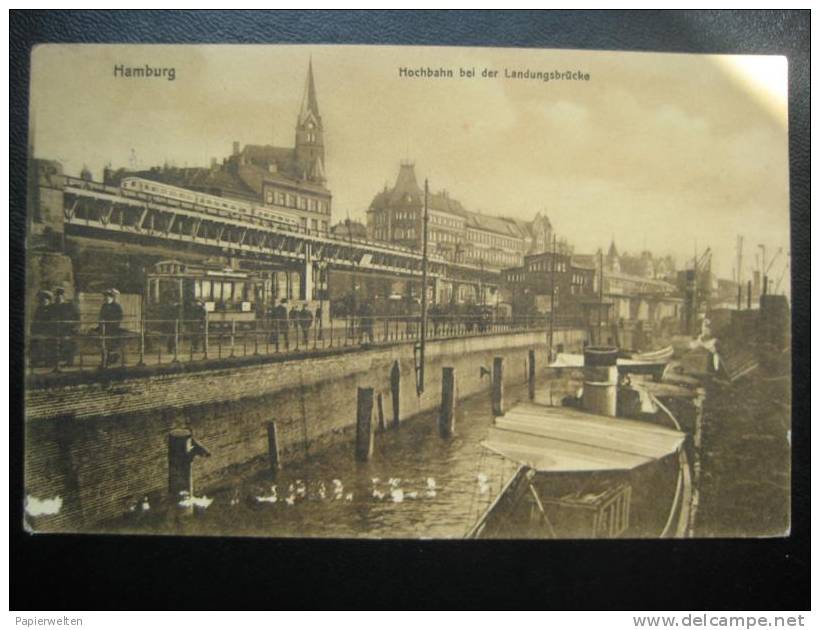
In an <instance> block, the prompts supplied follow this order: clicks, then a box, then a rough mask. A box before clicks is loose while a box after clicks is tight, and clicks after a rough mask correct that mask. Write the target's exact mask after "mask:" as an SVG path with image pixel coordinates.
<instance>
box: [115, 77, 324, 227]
mask: <svg viewBox="0 0 820 630" xmlns="http://www.w3.org/2000/svg"><path fill="white" fill-rule="evenodd" d="M129 176H130V177H133V176H137V177H143V178H145V179H150V180H154V181H158V182H162V183H164V184H170V185H173V186H180V187H182V188H187V189H190V190H197V191H200V192H205V193H208V194H211V195H218V196H222V197H231V198H235V199H241V200H243V201H251V202H255V203H259V204H264V205H266V206H270V207H271V208H273V209H275V210H278V211H280V212H284V213H286V214H288V215H291V216H293V217H294V218H296V219H297V220H298V221H299V223H300V225H301V227H302V228H303V229H305V230H311V231H321V232H327V231H328V229H329V225H330V218H331V202H332V195H331V193H330V190H328V188H327V187H326V178H325V148H324V126H323V124H322V117H321V115H320V114H319V103H318V99H317V97H316V86H315V83H314V79H313V66H312V64H309V65H308V72H307V79H306V81H305V90H304V95H303V97H302V105H301V107H300V109H299V114H298V116H297V119H296V135H295V142H294V146H293V147H276V146H272V145H257V144H246V145H245V146H244V147H241V146H240V143H239V142H234V143H233V151H232V153H231V155H230V156H228V157H226V158H225V159H223V160H222V162H221V163H219V162H218V161H217V160H216V158H213V159H212V160H211V164H210V167H192V168H188V167H186V168H177V167H169V166H167V165H166V166H163V167H155V168H152V169H149V170H147V171H128V170H125V169H120V170H117V171H112V170H111V169H106V171H105V177H104V179H105V182H106V183H107V184H112V185H118V184H119V182H120V180H122V179H123V178H124V177H129Z"/></svg>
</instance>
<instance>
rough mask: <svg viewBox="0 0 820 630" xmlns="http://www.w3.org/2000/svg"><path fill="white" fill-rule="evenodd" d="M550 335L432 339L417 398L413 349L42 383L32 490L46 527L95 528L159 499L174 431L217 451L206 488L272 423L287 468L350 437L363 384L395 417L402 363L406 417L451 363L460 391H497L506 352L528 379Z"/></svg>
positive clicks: (437, 390)
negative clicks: (493, 372)
mask: <svg viewBox="0 0 820 630" xmlns="http://www.w3.org/2000/svg"><path fill="white" fill-rule="evenodd" d="M544 337H545V334H544V333H543V332H532V333H515V334H512V333H511V334H504V335H495V336H487V337H474V338H466V339H450V340H442V341H434V342H430V343H429V344H428V347H427V361H426V378H425V391H424V393H423V394H422V395H421V396H417V395H416V383H415V374H414V358H413V345H412V344H397V345H393V346H383V347H378V348H374V349H370V350H366V351H365V350H359V351H355V352H349V353H345V354H336V355H330V356H323V357H315V358H309V359H304V360H301V361H279V362H271V363H265V364H261V365H254V366H245V367H233V368H222V369H214V370H209V371H201V372H196V373H187V374H172V375H161V376H150V377H142V378H134V379H126V380H122V381H119V382H109V383H93V384H82V385H74V386H63V387H50V388H40V389H32V390H30V391H28V392H27V396H26V403H27V406H26V415H27V418H26V462H25V483H26V488H25V491H26V494H27V495H31V496H34V497H37V498H39V499H45V498H50V497H54V496H60V497H62V498H63V507H62V510H61V512H60V514H58V515H56V516H48V517H40V518H39V519H35V520H34V522H33V523H31V524H32V526H33V527H34V529H35V530H37V531H50V530H65V529H86V530H87V529H93V528H94V525H95V524H97V523H100V522H101V521H104V520H105V519H109V518H114V517H117V516H119V515H121V514H122V513H123V512H124V511H126V510H127V509H128V508H129V507H130V506H131V505H133V504H134V503H136V501H137V500H138V499H140V498H141V497H143V496H145V495H148V496H151V497H157V498H161V497H163V496H164V494H165V491H166V490H165V489H166V487H167V477H168V466H167V436H168V433H169V431H171V430H172V429H174V428H178V427H188V428H190V429H191V430H192V431H193V434H194V437H195V438H196V439H197V440H198V441H199V442H200V443H202V444H203V445H204V446H206V447H207V448H208V449H209V450H210V452H211V453H212V455H211V457H209V458H203V459H197V460H196V462H195V464H194V483H195V487H196V488H197V489H202V488H205V487H207V486H209V485H214V484H217V483H219V482H220V481H221V480H223V479H224V477H225V475H226V474H228V473H230V472H231V471H241V469H242V467H244V466H247V465H249V464H250V463H252V462H253V461H254V460H257V461H258V459H259V458H260V457H263V456H264V455H265V454H266V449H267V432H266V426H265V424H266V422H268V421H271V420H275V421H276V422H277V428H278V434H279V440H280V448H281V451H282V460H283V463H284V465H287V464H288V462H289V461H294V460H296V459H301V458H303V457H305V456H306V455H309V454H311V453H316V452H318V451H319V450H321V449H322V448H324V447H326V446H328V445H330V444H331V443H333V442H335V441H337V440H340V439H341V440H350V448H351V453H352V452H353V446H354V444H353V436H352V434H351V432H350V431H349V429H350V428H351V427H352V426H353V425H354V423H355V418H356V391H357V387H373V388H375V389H376V391H377V392H382V393H383V394H384V410H385V415H386V418H387V420H388V422H389V421H390V418H391V416H392V399H391V393H390V380H389V378H390V370H391V368H392V365H393V362H394V361H398V362H399V366H400V369H401V394H400V407H401V419H402V421H404V420H406V419H408V418H411V417H412V416H414V415H416V414H418V413H420V412H423V411H428V410H430V409H433V408H435V407H436V406H438V404H439V403H440V396H441V368H442V367H443V366H453V367H455V369H456V381H457V388H458V395H459V397H461V398H463V397H466V396H470V395H472V394H475V393H478V392H480V391H482V390H485V389H487V388H489V386H490V378H489V377H488V376H486V375H485V376H483V377H481V376H480V367H481V366H484V367H486V368H488V369H489V368H491V367H492V362H493V357H494V356H502V357H504V380H505V383H508V384H513V383H523V382H524V381H525V379H526V374H527V369H526V368H527V366H526V361H527V353H528V350H529V349H530V348H534V349H535V350H536V366H537V368H538V371H539V372H541V371H542V369H544V368H545V366H546V359H547V357H546V347H545V343H544ZM584 339H585V333H584V332H583V331H581V330H558V331H556V332H555V343H556V344H558V343H562V344H564V346H565V349H566V350H567V351H570V350H572V349H577V348H580V347H581V346H582V345H583V341H584Z"/></svg>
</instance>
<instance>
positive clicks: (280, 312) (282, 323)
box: [271, 298, 290, 352]
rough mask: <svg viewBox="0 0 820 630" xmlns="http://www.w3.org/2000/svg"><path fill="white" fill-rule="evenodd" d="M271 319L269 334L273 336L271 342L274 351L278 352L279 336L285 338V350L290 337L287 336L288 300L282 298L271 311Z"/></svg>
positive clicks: (288, 344)
mask: <svg viewBox="0 0 820 630" xmlns="http://www.w3.org/2000/svg"><path fill="white" fill-rule="evenodd" d="M271 315H272V319H273V321H272V322H271V331H272V332H271V335H272V336H273V343H274V344H275V345H276V351H277V352H279V337H280V335H281V336H282V337H284V338H285V350H287V349H288V347H289V346H290V338H289V336H288V301H287V300H286V299H284V298H283V299H282V300H281V301H280V302H279V304H278V305H277V306H276V307H274V309H273V312H272V313H271Z"/></svg>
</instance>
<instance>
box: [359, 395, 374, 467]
mask: <svg viewBox="0 0 820 630" xmlns="http://www.w3.org/2000/svg"><path fill="white" fill-rule="evenodd" d="M371 455H373V388H372V387H359V390H358V394H357V398H356V459H357V460H359V461H360V462H366V461H367V460H368V459H370V456H371Z"/></svg>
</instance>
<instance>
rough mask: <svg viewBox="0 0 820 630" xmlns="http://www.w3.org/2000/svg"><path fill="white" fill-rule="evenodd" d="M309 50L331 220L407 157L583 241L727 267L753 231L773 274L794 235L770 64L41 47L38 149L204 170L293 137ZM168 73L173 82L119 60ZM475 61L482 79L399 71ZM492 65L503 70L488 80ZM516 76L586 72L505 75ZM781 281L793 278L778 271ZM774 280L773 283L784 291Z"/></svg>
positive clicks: (439, 180) (97, 169)
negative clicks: (579, 77)
mask: <svg viewBox="0 0 820 630" xmlns="http://www.w3.org/2000/svg"><path fill="white" fill-rule="evenodd" d="M311 56H312V58H313V66H314V73H315V78H316V88H317V93H318V99H319V109H320V112H321V115H322V118H323V122H324V127H325V146H326V171H327V175H328V186H329V188H330V189H331V191H332V193H333V197H334V202H333V203H334V211H333V219H334V221H337V220H341V219H344V218H345V217H346V216H347V213H348V212H349V213H350V216H351V217H353V218H360V219H363V218H364V211H365V210H366V209H367V206H368V205H369V203H370V201H371V199H372V198H373V196H374V195H375V194H376V193H377V192H378V191H379V190H381V189H382V188H383V186H384V184H385V183H388V184H391V185H392V183H393V182H394V181H395V177H396V174H397V172H398V167H399V162H400V161H401V160H403V159H406V158H409V159H411V160H413V161H414V162H415V164H416V172H417V175H418V177H419V180H420V181H421V180H423V178H424V177H428V178H429V180H430V187H431V189H432V190H440V189H447V190H448V191H449V193H450V194H451V196H453V197H456V198H457V199H459V200H460V201H461V202H462V203H463V204H464V205H465V206H466V207H467V208H469V209H473V210H477V211H478V210H480V211H481V212H484V213H488V214H500V215H507V216H512V217H517V218H521V219H531V218H532V217H533V215H534V214H535V212H536V211H539V210H540V211H546V212H547V213H548V215H549V217H550V219H551V220H552V222H553V226H554V227H555V229H556V230H557V232H558V234H559V236H564V237H566V238H567V239H568V240H569V241H570V242H571V243H573V244H574V245H575V248H576V252H579V253H592V252H594V251H595V250H596V248H598V247H607V246H608V245H609V241H610V239H611V238H613V237H614V238H615V242H616V244H617V245H618V247H619V249H620V250H621V251H624V250H626V251H629V252H638V251H639V250H641V249H643V248H644V246H645V247H646V248H647V249H650V250H652V251H654V252H655V253H658V254H666V253H671V254H673V255H674V256H675V257H676V259H677V261H678V264H679V265H681V264H682V263H683V262H684V259H685V258H689V259H691V256H692V255H693V252H694V248H695V243H696V242H697V246H698V248H699V249H700V250H703V249H704V248H705V247H706V246H707V245H709V246H711V247H712V249H713V251H714V252H715V256H714V259H713V260H714V262H713V266H714V268H715V269H716V271H718V272H719V273H720V274H721V275H722V276H725V277H731V274H732V269H733V267H734V266H735V264H736V250H735V242H736V236H737V235H738V234H742V235H743V236H744V237H745V247H744V261H743V268H744V274H745V276H746V277H748V274H749V271H750V269H751V268H752V267H753V266H754V265H755V254H756V253H757V252H759V251H760V250H759V248H758V244H765V245H766V246H767V256H768V257H769V259H771V256H772V253H773V252H774V251H776V250H777V248H779V247H782V248H783V254H782V255H781V257H780V259H779V260H778V261H776V262H775V264H774V266H773V270H774V271H775V272H776V274H775V275H776V276H777V275H779V272H780V270H781V269H782V266H783V261H784V257H785V254H786V252H787V251H788V249H789V244H788V243H789V236H788V229H789V228H788V160H787V156H788V153H787V151H788V146H787V120H786V115H787V114H786V62H785V60H784V59H783V58H776V57H768V58H765V57H745V58H731V57H722V58H721V57H714V56H695V55H671V54H644V53H611V52H580V51H550V50H520V49H475V48H406V47H405V48H400V47H378V48H377V47H355V46H350V47H332V46H327V47H322V46H292V47H281V46H187V47H184V46H164V45H163V46H120V45H113V46H65V45H59V46H57V45H54V46H41V47H38V48H37V49H35V51H34V54H33V61H32V111H33V114H34V116H33V120H34V124H35V134H34V145H35V154H36V155H37V156H38V157H44V158H52V159H58V160H60V161H61V162H62V163H63V165H64V167H65V169H66V172H68V173H70V174H78V173H79V171H80V169H81V168H82V167H83V165H84V164H86V165H88V167H89V168H90V169H91V170H92V172H93V173H94V175H95V178H98V177H100V176H101V172H102V167H103V166H104V165H105V164H106V163H108V162H110V163H111V164H112V165H113V166H114V167H119V166H129V164H130V163H131V161H132V159H133V158H132V150H133V156H135V159H136V162H137V166H139V167H140V168H147V167H150V166H153V165H160V164H162V163H163V162H165V161H167V162H169V163H173V164H176V165H178V166H184V165H188V166H206V165H207V164H208V163H209V161H210V158H211V157H217V158H219V159H220V160H221V159H222V158H223V157H225V156H226V155H228V154H229V153H230V150H231V143H232V141H234V140H238V141H239V142H241V143H242V144H245V143H254V144H268V143H272V144H276V145H278V146H292V145H293V140H294V125H295V122H296V115H297V112H298V110H299V105H300V102H301V98H302V92H303V89H304V82H305V74H306V71H307V65H308V59H309V58H310V57H311ZM146 63H147V64H149V65H151V66H152V67H174V68H175V73H176V77H175V80H174V81H168V80H166V79H133V78H132V79H127V78H116V77H114V72H113V69H114V66H115V65H117V64H124V65H126V66H144V65H145V64H146ZM428 66H429V67H431V68H439V67H444V68H451V69H453V70H454V71H455V72H456V75H458V69H459V68H475V70H476V74H477V75H478V76H476V77H475V78H472V79H466V78H465V79H460V78H455V79H432V78H430V79H422V78H415V79H410V78H401V77H400V76H399V70H398V69H399V68H400V67H408V68H418V67H428ZM484 68H489V69H492V70H497V71H498V77H497V78H495V79H490V78H482V77H481V76H480V75H481V72H482V70H483V69H484ZM505 68H507V69H510V70H526V69H530V70H532V71H553V70H556V71H565V70H573V71H574V70H580V71H583V72H585V73H589V75H590V80H589V81H549V82H544V81H539V80H524V79H519V80H513V79H505V78H504V70H505ZM784 282H786V281H785V280H784ZM781 288H782V287H781Z"/></svg>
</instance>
